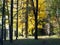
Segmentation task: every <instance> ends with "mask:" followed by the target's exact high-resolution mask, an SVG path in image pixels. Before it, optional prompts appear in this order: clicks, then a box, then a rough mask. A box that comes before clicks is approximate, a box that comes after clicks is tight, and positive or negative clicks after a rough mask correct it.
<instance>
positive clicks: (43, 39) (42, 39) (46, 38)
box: [3, 35, 60, 45]
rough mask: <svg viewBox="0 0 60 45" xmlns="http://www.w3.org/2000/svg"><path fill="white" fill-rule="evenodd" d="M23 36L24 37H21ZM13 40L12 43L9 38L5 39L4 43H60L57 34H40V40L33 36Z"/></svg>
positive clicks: (21, 44)
mask: <svg viewBox="0 0 60 45" xmlns="http://www.w3.org/2000/svg"><path fill="white" fill-rule="evenodd" d="M21 38H22V37H21ZM21 38H20V39H18V40H13V42H12V43H11V42H10V41H9V40H6V41H3V45H60V38H58V37H57V36H55V35H54V36H39V37H38V38H39V39H38V40H35V39H33V38H32V37H28V38H27V39H26V38H22V39H21Z"/></svg>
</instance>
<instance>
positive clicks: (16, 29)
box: [16, 0, 18, 39]
mask: <svg viewBox="0 0 60 45" xmlns="http://www.w3.org/2000/svg"><path fill="white" fill-rule="evenodd" d="M17 37H18V0H17V23H16V39H17Z"/></svg>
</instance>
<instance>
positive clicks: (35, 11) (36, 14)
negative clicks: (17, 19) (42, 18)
mask: <svg viewBox="0 0 60 45" xmlns="http://www.w3.org/2000/svg"><path fill="white" fill-rule="evenodd" d="M31 1H32V2H31V3H32V7H33V12H34V16H35V39H38V38H37V30H38V28H37V25H38V24H37V16H38V0H36V9H35V7H34V1H33V0H31Z"/></svg>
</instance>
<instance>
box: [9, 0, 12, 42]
mask: <svg viewBox="0 0 60 45" xmlns="http://www.w3.org/2000/svg"><path fill="white" fill-rule="evenodd" d="M9 23H10V25H9V28H10V29H9V30H10V42H12V41H13V0H11V15H10V22H9Z"/></svg>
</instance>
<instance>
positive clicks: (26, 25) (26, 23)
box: [25, 0, 28, 38]
mask: <svg viewBox="0 0 60 45" xmlns="http://www.w3.org/2000/svg"><path fill="white" fill-rule="evenodd" d="M25 19H26V22H25V28H26V32H25V34H26V36H25V37H26V38H27V35H28V0H27V1H26V16H25Z"/></svg>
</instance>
